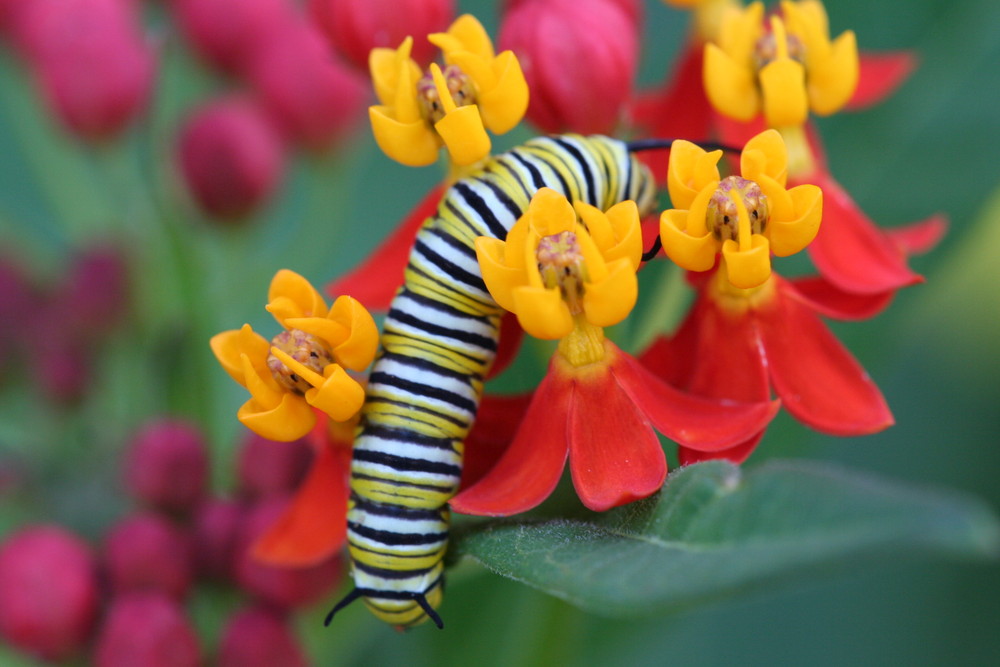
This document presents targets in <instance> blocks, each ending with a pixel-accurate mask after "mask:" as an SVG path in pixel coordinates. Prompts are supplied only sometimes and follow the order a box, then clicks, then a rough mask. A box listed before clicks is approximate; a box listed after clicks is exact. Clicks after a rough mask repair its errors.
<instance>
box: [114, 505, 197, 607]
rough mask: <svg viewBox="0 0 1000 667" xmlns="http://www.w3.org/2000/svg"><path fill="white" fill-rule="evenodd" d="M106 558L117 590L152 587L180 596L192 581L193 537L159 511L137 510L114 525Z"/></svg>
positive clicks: (147, 588) (183, 594)
mask: <svg viewBox="0 0 1000 667" xmlns="http://www.w3.org/2000/svg"><path fill="white" fill-rule="evenodd" d="M104 561H105V565H106V566H107V574H108V580H109V582H110V584H111V590H112V591H113V592H114V593H123V592H125V591H138V590H153V591H160V592H162V593H166V594H167V595H169V596H170V597H172V598H174V599H178V600H180V599H182V598H183V597H184V596H185V595H186V594H187V591H188V588H189V587H190V585H191V571H192V569H193V568H192V565H193V563H192V561H193V554H192V543H191V538H190V536H189V535H188V534H187V533H186V532H185V531H184V530H182V529H181V528H180V527H179V526H176V525H174V524H173V523H171V522H170V521H169V520H168V519H166V518H164V517H161V516H159V515H157V514H153V513H149V512H145V513H140V514H134V515H132V516H130V517H127V518H125V519H123V520H122V521H120V522H118V523H117V524H115V525H114V526H112V528H111V530H110V531H109V532H108V535H107V537H106V538H105V542H104Z"/></svg>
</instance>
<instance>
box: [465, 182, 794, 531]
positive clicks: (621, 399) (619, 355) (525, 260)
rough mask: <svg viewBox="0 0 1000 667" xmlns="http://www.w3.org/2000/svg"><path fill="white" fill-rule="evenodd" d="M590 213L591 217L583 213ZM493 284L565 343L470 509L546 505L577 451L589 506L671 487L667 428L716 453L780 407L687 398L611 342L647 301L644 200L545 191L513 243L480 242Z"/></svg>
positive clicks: (533, 325) (582, 493)
mask: <svg viewBox="0 0 1000 667" xmlns="http://www.w3.org/2000/svg"><path fill="white" fill-rule="evenodd" d="M577 216H579V217H580V218H581V219H582V221H583V223H585V224H581V223H580V222H578V220H577ZM476 251H477V256H478V257H479V262H480V266H481V267H482V270H483V279H484V281H485V282H486V286H487V288H488V289H489V290H490V293H491V294H492V295H493V297H494V298H495V299H496V301H497V303H499V304H500V305H501V306H503V307H505V308H508V309H512V310H513V311H514V312H515V313H516V314H517V317H518V320H519V321H520V322H521V323H522V325H523V326H524V328H525V330H527V331H528V332H529V333H532V334H534V335H536V336H538V337H541V338H549V339H557V338H558V339H559V346H558V349H557V352H556V354H555V355H554V357H553V358H552V361H551V362H550V364H549V370H548V373H547V375H546V376H545V378H544V379H543V380H542V383H541V384H540V385H539V387H538V389H537V390H536V392H535V394H534V396H533V397H532V399H531V403H530V405H529V406H528V407H527V411H526V413H525V415H524V420H523V422H522V423H521V425H520V428H519V429H518V430H517V434H516V435H515V436H514V441H513V442H512V443H511V445H510V447H509V448H508V449H507V451H506V452H505V453H504V454H503V455H502V457H501V458H500V460H499V462H498V463H497V464H496V465H495V467H493V469H492V470H490V472H488V473H487V474H486V475H485V476H484V477H482V478H481V479H480V480H479V481H478V482H476V483H474V484H472V485H471V486H470V487H469V488H467V489H465V490H463V491H461V492H460V493H459V494H458V495H457V496H456V497H455V498H453V499H452V501H451V505H452V508H453V509H454V510H456V511H458V512H462V513H466V514H486V515H508V514H515V513H518V512H523V511H526V510H529V509H531V508H532V507H535V506H536V505H538V504H539V503H541V502H542V501H543V500H545V498H547V497H548V495H549V494H550V493H551V492H552V490H553V489H554V488H555V486H556V484H557V483H558V481H559V478H560V476H561V475H562V471H563V468H564V467H565V465H566V460H567V457H568V458H569V466H570V471H571V473H572V477H573V484H574V486H575V487H576V491H577V495H579V497H580V499H581V501H583V504H584V505H586V506H587V507H589V508H590V509H593V510H597V511H603V510H606V509H610V508H611V507H615V506H618V505H622V504H624V503H627V502H631V501H633V500H637V499H639V498H643V497H645V496H648V495H650V494H651V493H653V492H655V491H656V490H657V489H659V488H660V486H662V484H663V481H664V479H665V478H666V473H667V464H666V458H665V457H664V454H663V450H662V448H661V447H660V443H659V439H658V438H657V436H656V433H655V432H654V430H653V429H654V427H655V428H656V430H658V431H660V432H661V433H663V434H665V435H667V436H668V437H670V438H671V439H674V440H677V441H679V442H682V443H684V444H686V445H688V446H691V447H699V448H706V449H709V450H714V449H717V448H720V447H726V446H729V445H732V444H733V443H735V442H739V441H740V440H742V439H743V438H746V437H748V436H750V435H751V434H753V433H755V432H757V431H758V430H760V429H762V428H763V426H764V425H765V424H766V423H767V421H768V420H769V419H770V418H771V417H772V416H773V414H774V411H775V410H776V407H775V406H773V405H770V404H768V403H766V402H765V403H756V404H736V403H720V402H717V401H712V400H707V399H701V398H694V397H690V396H687V395H685V394H683V393H681V392H679V391H677V390H676V389H673V388H672V387H670V386H669V385H667V384H665V383H663V382H660V381H658V380H656V379H655V378H654V377H652V376H651V375H650V374H649V373H648V372H646V371H645V370H644V369H643V368H642V367H641V366H640V365H639V364H638V362H636V361H635V360H634V359H632V357H630V356H629V355H627V354H625V353H624V352H622V351H621V350H619V349H618V348H617V347H616V346H615V345H614V344H613V343H611V341H609V340H607V339H606V338H605V337H604V329H603V327H605V326H610V325H612V324H615V323H617V322H620V321H621V320H622V319H624V318H625V316H627V315H628V313H629V311H630V310H631V309H632V306H633V305H634V303H635V294H636V278H635V270H636V268H637V267H638V265H639V260H640V255H641V252H642V249H641V233H640V231H639V213H638V208H637V207H636V205H635V204H634V203H633V202H626V203H623V204H618V205H616V206H615V207H613V208H612V209H611V210H609V211H607V212H602V211H600V210H599V209H596V208H593V207H591V206H589V205H586V204H582V203H577V204H575V205H571V204H570V203H569V202H568V201H567V200H566V199H565V197H563V196H562V195H559V194H558V193H556V192H555V191H553V190H549V189H547V188H542V189H541V190H539V191H538V193H537V194H536V195H535V196H534V197H533V198H532V200H531V203H530V204H529V206H528V211H527V213H526V214H525V215H524V216H523V217H522V218H521V219H520V220H519V221H518V222H517V223H516V224H515V225H514V227H513V228H512V229H511V231H510V232H509V233H508V235H507V241H506V242H494V241H493V240H488V239H484V238H480V239H477V242H476Z"/></svg>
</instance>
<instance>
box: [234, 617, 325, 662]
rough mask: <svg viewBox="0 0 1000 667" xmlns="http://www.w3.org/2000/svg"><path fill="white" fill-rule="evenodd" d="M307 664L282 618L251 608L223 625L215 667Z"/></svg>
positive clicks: (296, 641)
mask: <svg viewBox="0 0 1000 667" xmlns="http://www.w3.org/2000/svg"><path fill="white" fill-rule="evenodd" d="M307 664H309V663H308V661H307V660H306V657H305V655H304V654H303V652H302V648H301V647H300V646H299V641H298V638H297V637H296V636H295V633H294V632H292V629H291V627H289V625H288V620H287V619H286V618H285V616H284V615H283V614H281V613H279V612H277V611H275V610H273V609H268V608H266V607H251V608H249V609H244V610H242V611H240V612H239V613H237V614H236V615H234V616H233V617H232V618H230V619H229V622H228V623H226V627H225V629H224V630H223V631H222V639H220V640H219V667H305V666H306V665H307Z"/></svg>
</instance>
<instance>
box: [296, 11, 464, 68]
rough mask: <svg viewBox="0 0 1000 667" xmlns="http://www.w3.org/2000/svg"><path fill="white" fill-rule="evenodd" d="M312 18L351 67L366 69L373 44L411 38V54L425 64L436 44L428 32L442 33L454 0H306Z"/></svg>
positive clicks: (392, 46) (389, 45)
mask: <svg viewBox="0 0 1000 667" xmlns="http://www.w3.org/2000/svg"><path fill="white" fill-rule="evenodd" d="M309 11H310V13H311V14H312V16H313V19H314V20H315V21H316V23H318V24H319V26H320V27H321V28H322V29H323V31H324V32H325V33H326V35H327V37H329V39H330V42H331V43H332V44H333V46H334V48H335V49H337V50H338V51H339V52H340V53H341V54H342V55H343V56H344V58H346V59H347V61H348V62H350V63H351V64H352V65H353V66H354V67H357V68H358V69H359V70H361V71H363V72H367V71H368V54H369V53H371V50H372V49H374V48H376V47H386V48H390V49H395V48H396V47H397V46H399V45H400V44H402V43H403V40H404V39H406V38H407V37H410V36H412V37H413V51H412V52H411V54H410V55H411V56H412V57H413V59H414V60H416V61H417V62H418V63H421V64H426V63H428V62H430V60H431V59H432V58H433V56H434V53H435V49H436V47H435V46H434V45H433V44H431V43H430V42H428V41H427V35H428V34H430V33H434V32H444V31H445V30H447V29H448V25H449V24H450V23H451V21H452V19H453V18H454V16H455V2H454V0H309Z"/></svg>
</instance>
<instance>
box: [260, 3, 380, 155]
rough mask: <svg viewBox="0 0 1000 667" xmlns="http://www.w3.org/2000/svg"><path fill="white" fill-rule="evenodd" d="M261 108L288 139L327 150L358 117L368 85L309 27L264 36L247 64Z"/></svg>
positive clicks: (291, 27)
mask: <svg viewBox="0 0 1000 667" xmlns="http://www.w3.org/2000/svg"><path fill="white" fill-rule="evenodd" d="M248 68H249V77H250V81H251V82H252V83H253V86H254V89H255V90H256V91H257V94H258V95H259V96H260V98H261V101H262V102H263V105H264V108H265V109H266V110H267V112H268V113H269V114H270V116H271V118H272V119H273V120H274V121H275V122H276V123H277V124H278V127H279V128H280V129H281V130H282V132H283V133H284V134H285V136H287V137H288V138H289V139H291V140H292V141H294V142H296V143H298V144H300V145H303V146H306V147H308V148H313V149H324V148H327V147H328V146H329V145H330V144H331V143H332V142H333V141H334V140H335V139H336V138H337V137H339V136H342V135H344V134H345V133H346V132H347V131H348V130H349V129H350V128H351V127H352V126H354V125H355V124H356V123H357V122H358V120H359V119H360V118H361V112H362V110H363V108H364V105H365V102H366V101H367V99H368V84H367V81H366V78H365V77H363V76H362V75H360V74H358V73H356V72H353V71H351V70H349V69H348V68H347V67H346V66H345V65H343V64H342V63H341V62H340V61H339V60H337V59H336V58H334V57H333V55H332V54H331V53H330V49H329V47H328V46H327V44H326V43H325V42H324V41H323V39H322V37H321V36H320V34H319V33H318V31H317V29H316V28H315V27H313V26H312V25H311V24H306V23H296V24H292V25H285V26H283V27H282V28H281V29H279V30H275V31H274V32H273V33H271V34H270V35H268V38H267V39H265V40H264V41H263V42H262V43H261V45H260V48H259V49H258V50H257V51H255V53H254V54H253V57H252V58H251V59H250V61H249V63H248Z"/></svg>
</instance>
